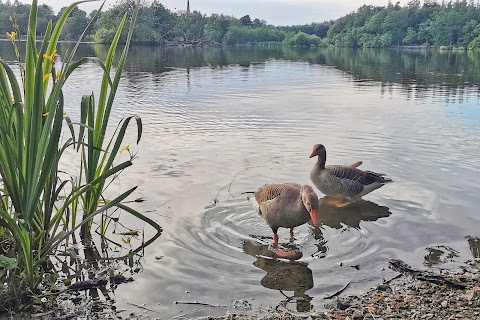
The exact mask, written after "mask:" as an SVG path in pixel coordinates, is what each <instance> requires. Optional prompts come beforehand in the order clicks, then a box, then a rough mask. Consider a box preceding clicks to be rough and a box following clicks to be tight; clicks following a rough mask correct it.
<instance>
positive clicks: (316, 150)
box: [310, 144, 327, 158]
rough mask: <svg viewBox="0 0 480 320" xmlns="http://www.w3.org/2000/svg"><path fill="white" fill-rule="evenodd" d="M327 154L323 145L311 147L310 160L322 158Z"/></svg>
mask: <svg viewBox="0 0 480 320" xmlns="http://www.w3.org/2000/svg"><path fill="white" fill-rule="evenodd" d="M326 153H327V151H326V150H325V147H324V146H323V144H316V145H314V146H313V150H312V154H310V158H313V157H315V156H323V155H325V154H326Z"/></svg>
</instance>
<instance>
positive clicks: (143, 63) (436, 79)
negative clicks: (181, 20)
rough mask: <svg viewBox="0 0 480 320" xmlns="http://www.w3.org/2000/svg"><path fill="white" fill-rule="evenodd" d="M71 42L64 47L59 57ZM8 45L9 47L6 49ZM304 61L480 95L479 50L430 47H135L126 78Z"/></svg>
mask: <svg viewBox="0 0 480 320" xmlns="http://www.w3.org/2000/svg"><path fill="white" fill-rule="evenodd" d="M71 46H72V44H69V43H61V44H59V52H60V54H64V53H65V52H67V51H68V50H69V49H71ZM3 47H5V48H3ZM6 47H8V46H1V48H0V56H2V58H4V59H5V60H7V61H9V60H11V61H14V60H15V57H14V55H13V52H12V51H11V50H9V49H8V48H6ZM107 51H108V47H107V46H105V45H101V44H83V45H81V46H80V48H79V49H78V52H77V54H78V56H98V57H100V58H101V59H104V58H105V57H106V55H107ZM271 59H276V60H288V61H303V62H308V63H311V64H318V65H325V66H331V67H334V68H336V69H339V70H341V71H344V72H347V73H348V74H350V75H351V76H352V77H353V78H354V83H356V84H357V85H358V86H363V85H365V82H371V81H375V82H380V83H381V88H382V92H389V91H391V88H392V87H393V86H395V87H397V88H401V90H403V91H405V92H406V94H407V96H412V95H413V96H415V97H417V98H423V97H426V96H433V95H435V94H437V93H441V96H447V97H448V96H451V95H457V94H462V93H463V92H464V91H467V90H469V91H472V90H475V91H478V92H479V94H480V89H479V88H480V87H479V86H478V84H480V53H479V52H476V51H466V52H465V51H462V52H459V51H451V50H449V51H437V50H428V49H412V50H406V49H351V48H339V47H337V48H335V47H329V48H292V47H281V46H274V47H262V46H254V47H215V48H214V47H207V48H197V47H181V48H179V47H161V46H132V47H131V49H130V52H129V57H128V59H127V66H126V68H125V71H126V74H125V76H126V77H127V78H132V77H134V73H136V72H147V73H152V74H159V73H164V72H167V71H170V70H172V68H185V69H186V68H200V67H211V68H221V67H226V66H230V65H240V66H243V67H249V66H251V65H259V64H260V65H261V64H263V63H265V62H267V61H268V60H271Z"/></svg>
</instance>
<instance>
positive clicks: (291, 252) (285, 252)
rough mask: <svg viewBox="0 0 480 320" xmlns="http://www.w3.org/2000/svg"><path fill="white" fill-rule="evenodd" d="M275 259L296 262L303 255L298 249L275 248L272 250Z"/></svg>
mask: <svg viewBox="0 0 480 320" xmlns="http://www.w3.org/2000/svg"><path fill="white" fill-rule="evenodd" d="M273 252H274V253H275V255H276V256H277V258H283V259H289V260H297V259H300V258H301V257H302V256H303V254H302V252H300V251H299V250H298V249H292V248H275V249H274V250H273Z"/></svg>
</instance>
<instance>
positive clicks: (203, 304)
mask: <svg viewBox="0 0 480 320" xmlns="http://www.w3.org/2000/svg"><path fill="white" fill-rule="evenodd" d="M175 304H195V305H199V306H207V307H214V308H227V307H228V306H226V305H223V304H210V303H205V302H199V301H175Z"/></svg>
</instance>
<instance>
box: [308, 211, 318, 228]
mask: <svg viewBox="0 0 480 320" xmlns="http://www.w3.org/2000/svg"><path fill="white" fill-rule="evenodd" d="M310 217H311V218H312V223H313V225H314V226H315V228H318V209H312V210H310Z"/></svg>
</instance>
